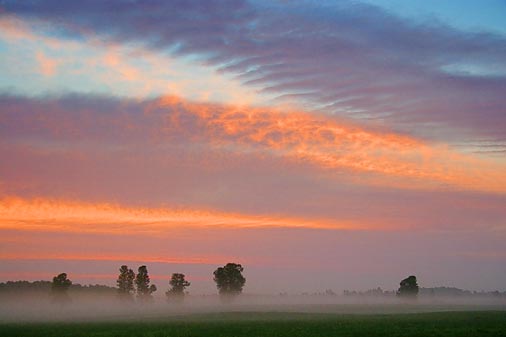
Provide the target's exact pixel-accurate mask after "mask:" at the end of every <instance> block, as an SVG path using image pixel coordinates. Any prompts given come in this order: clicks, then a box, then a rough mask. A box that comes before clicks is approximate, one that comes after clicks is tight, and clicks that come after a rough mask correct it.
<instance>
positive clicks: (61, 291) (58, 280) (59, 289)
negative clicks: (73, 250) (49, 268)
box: [51, 273, 72, 303]
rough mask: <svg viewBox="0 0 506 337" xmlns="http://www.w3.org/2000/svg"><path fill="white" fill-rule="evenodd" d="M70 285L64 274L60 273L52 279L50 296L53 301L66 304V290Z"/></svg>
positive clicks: (67, 298)
mask: <svg viewBox="0 0 506 337" xmlns="http://www.w3.org/2000/svg"><path fill="white" fill-rule="evenodd" d="M71 285H72V281H71V280H69V279H68V278H67V274H66V273H61V274H58V275H56V276H55V277H53V282H52V283H51V295H52V298H53V301H55V302H59V303H66V302H69V301H70V297H69V295H68V293H67V292H68V290H69V288H70V286H71Z"/></svg>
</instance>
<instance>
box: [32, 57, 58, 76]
mask: <svg viewBox="0 0 506 337" xmlns="http://www.w3.org/2000/svg"><path fill="white" fill-rule="evenodd" d="M35 58H36V59H37V62H38V64H39V71H40V73H41V74H42V75H44V76H53V75H54V74H55V73H56V67H57V66H58V63H59V62H58V61H57V60H54V59H52V58H49V57H47V56H46V55H45V54H44V53H43V52H37V54H36V55H35Z"/></svg>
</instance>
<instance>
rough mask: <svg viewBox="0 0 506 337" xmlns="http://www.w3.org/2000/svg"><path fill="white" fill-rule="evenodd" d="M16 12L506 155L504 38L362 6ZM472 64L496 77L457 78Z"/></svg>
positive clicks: (44, 5) (85, 6) (90, 5)
mask: <svg viewBox="0 0 506 337" xmlns="http://www.w3.org/2000/svg"><path fill="white" fill-rule="evenodd" d="M4 7H5V10H6V12H7V13H14V14H16V15H19V16H26V17H32V18H33V17H35V18H38V19H44V20H49V21H50V22H52V23H54V24H55V25H56V27H58V29H57V32H58V34H60V36H61V35H62V34H63V36H65V37H74V38H75V37H79V38H83V37H86V36H87V34H88V33H89V32H94V33H97V34H100V35H101V36H103V37H107V38H110V39H112V40H114V41H116V42H120V43H123V42H128V41H136V42H140V43H143V45H144V46H145V47H146V48H151V49H153V50H170V51H172V53H173V54H174V55H186V56H188V55H193V56H195V57H198V59H200V60H202V61H204V62H206V63H207V64H209V65H211V66H213V67H215V68H217V69H220V71H222V72H226V73H232V74H235V75H237V76H238V78H240V79H241V80H242V81H243V83H245V84H246V85H251V86H253V87H254V88H258V89H261V90H263V91H265V92H271V93H275V94H277V95H279V96H280V97H282V98H284V99H288V100H289V101H290V102H292V101H294V102H297V103H299V104H305V105H306V107H309V108H311V109H315V110H318V109H321V110H322V111H324V112H326V113H334V114H338V115H341V116H346V117H352V118H357V119H360V120H363V121H367V122H368V123H375V124H377V123H379V124H388V125H390V126H392V127H395V128H397V129H400V130H404V131H408V132H411V133H415V134H419V135H423V136H425V137H433V138H436V139H443V140H447V141H453V142H461V141H463V140H472V141H474V143H475V145H476V144H477V145H478V146H479V144H480V141H481V140H483V138H485V139H486V140H487V141H493V142H495V143H496V144H499V145H501V146H504V139H503V138H504V137H503V136H502V135H503V134H504V130H505V128H506V125H505V123H506V119H505V117H504V116H506V113H505V110H504V109H505V108H504V107H505V106H506V101H505V99H506V98H505V97H504V95H502V92H503V91H504V87H505V86H506V79H505V77H504V76H503V75H502V74H503V73H502V71H503V70H504V69H505V63H504V60H505V59H506V48H505V45H506V42H505V41H506V40H505V38H504V37H503V36H499V35H494V34H488V33H470V32H461V31H458V30H455V29H454V28H451V27H448V26H445V25H443V24H441V23H434V25H432V26H431V25H416V24H413V23H410V22H407V21H405V20H402V19H399V18H397V17H395V16H393V15H391V14H389V13H387V12H385V11H383V10H380V9H379V8H377V7H374V6H370V5H365V4H360V3H357V2H340V3H339V4H333V5H316V4H312V3H309V2H282V3H273V2H269V3H263V2H246V1H232V2H229V1H226V2H222V1H184V2H168V3H167V2H163V1H159V2H158V1H152V2H149V3H143V2H134V3H125V2H122V1H111V2H108V3H107V4H103V3H101V2H94V1H91V2H85V3H81V2H77V3H72V4H66V5H62V4H61V2H60V1H52V0H48V1H37V2H30V3H20V2H14V1H5V2H4ZM109 11H114V13H115V15H114V16H113V17H111V16H110V15H108V14H107V13H109ZM469 65H472V68H473V69H478V70H479V69H486V71H481V72H480V71H478V72H476V71H473V72H467V73H466V72H458V73H455V72H454V71H449V70H448V69H466V68H469V67H470V66H469ZM501 69H502V70H501Z"/></svg>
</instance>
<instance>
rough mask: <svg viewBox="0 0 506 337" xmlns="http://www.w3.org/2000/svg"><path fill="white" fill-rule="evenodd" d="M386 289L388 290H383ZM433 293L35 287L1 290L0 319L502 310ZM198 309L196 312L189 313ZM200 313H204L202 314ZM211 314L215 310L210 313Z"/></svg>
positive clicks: (498, 299) (497, 301)
mask: <svg viewBox="0 0 506 337" xmlns="http://www.w3.org/2000/svg"><path fill="white" fill-rule="evenodd" d="M387 294H388V292H387ZM500 294H501V296H495V297H494V296H477V295H474V296H473V295H471V296H434V295H423V292H421V295H420V296H419V297H418V298H416V299H402V298H399V297H397V296H390V295H379V296H374V295H364V293H355V294H350V293H347V294H346V295H344V294H343V295H337V294H334V293H329V292H325V293H316V294H299V295H289V294H279V295H254V294H247V293H244V294H241V295H239V296H237V297H235V298H234V299H233V300H232V301H230V302H223V301H222V300H221V299H220V297H219V296H218V295H187V296H186V297H185V299H184V303H170V302H168V301H167V299H166V298H162V297H154V298H153V301H152V302H149V303H137V302H135V301H125V300H120V299H119V298H118V297H117V296H116V295H115V294H114V293H112V292H108V293H104V292H103V291H102V292H101V291H97V292H82V291H81V292H79V291H75V292H70V294H69V295H70V299H71V300H70V301H69V302H67V303H56V302H54V300H53V299H52V298H51V296H50V294H47V293H40V292H31V293H30V292H28V293H3V294H1V295H0V322H4V323H5V322H37V321H38V322H40V321H135V320H157V319H174V320H178V319H205V317H206V316H205V314H212V313H225V312H294V313H295V312H303V313H338V314H393V313H416V312H431V311H462V310H473V311H475V310H506V296H502V293H500ZM194 314H201V315H194ZM202 314H204V315H202ZM213 317H215V316H213Z"/></svg>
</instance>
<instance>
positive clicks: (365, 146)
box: [0, 0, 506, 294]
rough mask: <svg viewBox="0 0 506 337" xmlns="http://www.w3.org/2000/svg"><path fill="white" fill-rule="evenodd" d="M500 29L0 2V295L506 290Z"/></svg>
mask: <svg viewBox="0 0 506 337" xmlns="http://www.w3.org/2000/svg"><path fill="white" fill-rule="evenodd" d="M505 14H506V2H504V1H499V0H488V1H471V0H466V1H451V0H448V1H409V2H406V1H397V0H382V1H379V0H377V1H375V0H367V1H346V0H343V1H242V0H234V1H232V0H228V1H227V0H224V1H217V0H209V1H192V0H190V1H157V0H150V1H135V0H132V1H118V0H111V1H106V2H105V1H92V0H86V1H79V2H75V1H69V2H62V1H56V0H46V1H44V0H38V1H37V0H34V1H30V2H26V1H13V0H0V75H1V76H0V158H1V162H0V234H1V235H0V281H7V280H19V279H25V280H39V279H51V278H52V276H54V275H56V274H57V273H60V272H66V273H67V274H68V275H69V278H70V279H71V280H73V281H74V282H78V283H93V284H95V283H99V284H108V285H114V284H115V280H116V277H117V274H118V269H119V267H120V266H121V265H122V264H127V265H128V266H130V267H131V268H133V269H136V268H137V267H138V266H140V265H143V264H145V265H147V267H148V270H149V272H150V274H151V278H152V280H153V283H155V284H156V285H157V286H158V288H159V289H161V290H163V291H165V289H166V288H168V279H169V278H170V275H171V274H172V273H176V272H182V273H185V274H186V275H187V278H188V279H189V280H190V281H191V282H192V285H191V287H190V289H189V290H190V292H192V293H195V294H204V293H213V292H216V289H215V286H214V284H213V281H212V272H213V270H215V269H216V268H217V267H219V266H222V265H224V264H226V263H227V262H236V263H241V264H242V265H243V266H244V268H245V271H244V274H245V276H246V278H247V282H246V287H245V292H248V293H261V294H276V293H279V292H288V293H301V292H318V291H324V290H326V289H333V290H334V291H338V292H339V291H342V290H345V289H350V290H366V289H370V288H376V287H378V286H380V287H382V288H383V289H387V290H394V289H396V288H397V287H398V283H399V282H400V280H401V279H403V278H404V277H406V276H408V275H416V276H417V277H418V281H419V284H420V285H421V286H422V287H432V286H455V287H460V288H466V289H471V290H502V291H504V290H506V269H505V268H504V265H505V262H506V246H505V245H504V242H505V240H506V96H505V95H504V93H505V92H506V22H504V20H502V18H503V17H504V15H505Z"/></svg>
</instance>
